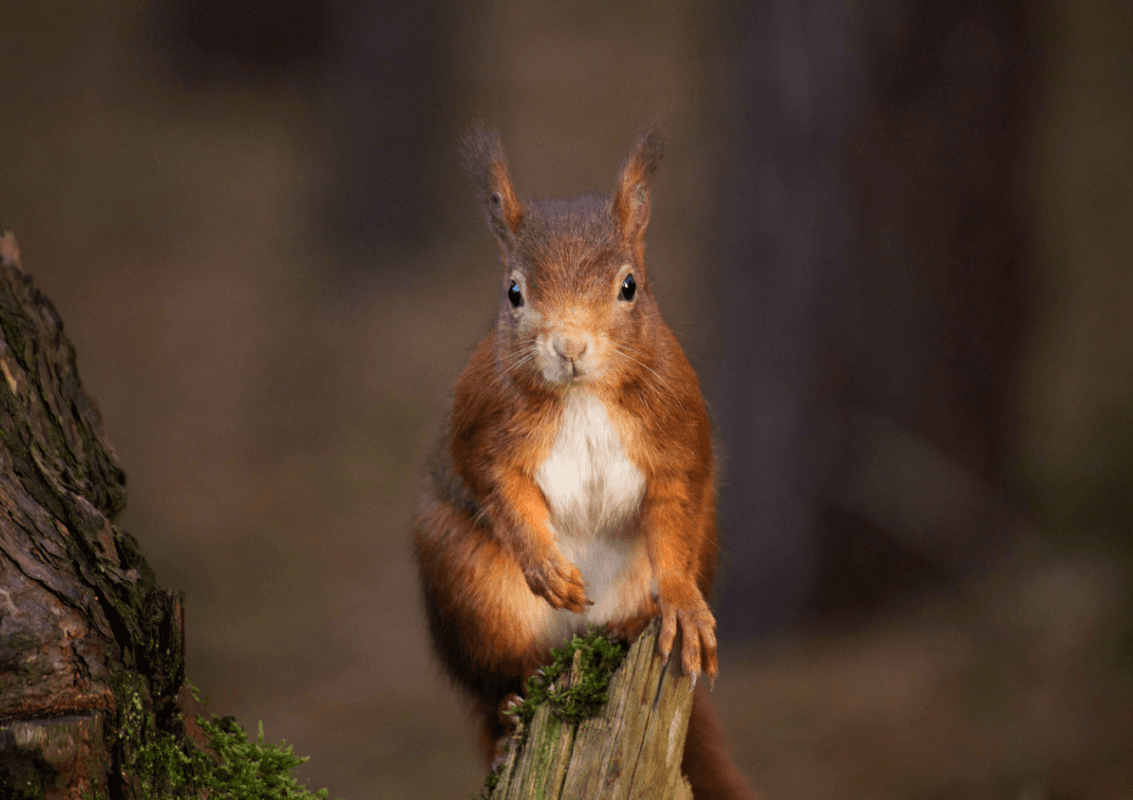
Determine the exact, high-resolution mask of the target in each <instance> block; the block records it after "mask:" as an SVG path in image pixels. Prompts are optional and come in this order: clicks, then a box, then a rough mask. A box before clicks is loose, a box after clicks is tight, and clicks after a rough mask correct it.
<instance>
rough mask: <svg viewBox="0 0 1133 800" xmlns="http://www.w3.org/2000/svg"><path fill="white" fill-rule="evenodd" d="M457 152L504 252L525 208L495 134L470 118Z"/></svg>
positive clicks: (507, 250)
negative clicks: (516, 191)
mask: <svg viewBox="0 0 1133 800" xmlns="http://www.w3.org/2000/svg"><path fill="white" fill-rule="evenodd" d="M460 156H461V160H462V161H463V163H464V171H465V172H467V173H468V177H470V178H471V179H472V184H473V187H474V188H475V191H476V199H477V200H478V201H479V202H480V205H481V207H482V208H483V209H484V216H485V217H486V218H487V220H488V227H489V228H491V229H492V233H494V234H495V235H496V239H497V240H498V241H499V243H500V247H501V248H502V249H503V251H504V252H505V253H507V252H509V251H510V250H511V248H512V246H513V245H514V243H515V236H516V233H518V231H519V226H520V225H521V224H522V222H523V218H524V216H525V215H526V214H527V209H526V208H524V206H523V204H522V203H520V202H519V200H518V199H517V198H516V196H515V190H514V189H513V188H512V185H511V178H510V177H509V176H508V171H507V161H506V160H505V159H504V148H503V145H501V144H500V136H499V134H498V133H496V132H495V131H494V130H492V129H491V128H489V127H488V126H487V125H485V124H484V122H483V121H481V120H476V121H474V122H473V123H472V124H471V125H470V126H469V127H468V130H466V131H465V132H464V135H463V136H461V137H460Z"/></svg>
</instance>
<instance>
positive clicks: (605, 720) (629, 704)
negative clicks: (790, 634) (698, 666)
mask: <svg viewBox="0 0 1133 800" xmlns="http://www.w3.org/2000/svg"><path fill="white" fill-rule="evenodd" d="M659 630H660V620H659V619H655V620H654V621H653V622H652V623H651V624H650V625H649V627H648V628H646V630H645V632H644V633H642V634H641V635H640V636H639V637H638V638H637V641H635V642H634V643H633V645H632V646H631V647H630V650H629V654H628V655H627V656H626V658H625V661H624V662H622V665H621V666H620V667H619V668H618V670H617V671H616V672H615V673H614V675H613V677H612V678H611V680H610V688H609V691H608V695H609V701H608V702H607V703H606V705H605V707H604V708H603V709H602V712H601V714H599V715H598V716H595V717H591V718H590V719H586V720H583V721H582V722H580V723H578V724H569V723H564V722H562V721H560V720H558V719H557V718H556V716H555V713H554V711H553V710H552V709H551V708H550V706H549V705H543V706H541V707H540V708H539V709H538V710H537V711H536V712H535V716H534V717H533V718H532V720H531V723H530V725H528V726H525V725H524V724H522V723H521V724H520V726H519V727H518V728H517V730H516V732H515V734H514V735H513V737H512V744H511V747H510V749H509V751H508V754H507V758H506V761H505V762H504V765H503V767H502V768H501V770H500V773H499V777H498V782H497V783H496V785H495V788H494V789H492V791H491V794H490V795H489V796H490V797H491V800H505V799H507V798H516V799H517V800H518V798H528V797H542V798H546V800H589V799H590V798H595V797H601V798H609V800H623V799H625V800H628V798H648V799H649V800H691V798H692V791H691V789H689V785H688V782H687V781H686V780H685V779H684V777H683V776H682V775H681V757H682V755H683V754H684V742H685V734H686V733H687V732H688V718H689V713H690V711H691V709H692V695H693V693H692V683H691V681H690V680H689V678H688V677H687V676H685V675H684V674H683V673H682V672H681V667H680V661H679V659H678V658H677V656H676V654H677V653H679V652H680V648H679V646H674V648H673V654H672V655H671V656H670V657H669V660H668V661H667V662H666V661H663V660H662V659H661V656H660V655H658V653H657V635H658V632H659ZM579 678H580V676H579V658H578V653H577V652H576V653H575V661H574V666H573V668H572V669H571V671H570V673H569V674H568V675H565V676H564V677H563V681H564V685H565V686H570V685H572V684H573V683H574V682H577V681H578V680H579Z"/></svg>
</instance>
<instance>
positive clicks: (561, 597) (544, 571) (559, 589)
mask: <svg viewBox="0 0 1133 800" xmlns="http://www.w3.org/2000/svg"><path fill="white" fill-rule="evenodd" d="M523 577H524V578H526V579H527V585H528V586H529V587H530V588H531V591H533V592H534V593H535V594H537V595H539V596H540V597H542V598H544V599H545V600H546V601H547V602H548V603H550V604H551V605H552V606H554V607H555V608H565V609H568V610H570V611H574V612H575V613H578V614H581V613H582V612H583V611H585V610H586V607H587V606H588V605H590V601H589V600H588V599H587V598H586V582H585V581H583V580H582V573H581V572H579V571H578V567H576V566H575V565H574V564H572V563H570V562H569V561H567V560H566V559H565V558H563V557H561V556H560V557H559V558H557V559H546V560H544V561H542V562H539V563H536V564H531V565H529V566H528V567H527V568H526V569H524V570H523Z"/></svg>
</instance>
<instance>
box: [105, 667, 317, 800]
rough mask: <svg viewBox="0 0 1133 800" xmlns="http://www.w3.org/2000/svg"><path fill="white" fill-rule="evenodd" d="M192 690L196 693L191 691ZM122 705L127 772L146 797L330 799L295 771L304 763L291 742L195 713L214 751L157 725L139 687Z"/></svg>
mask: <svg viewBox="0 0 1133 800" xmlns="http://www.w3.org/2000/svg"><path fill="white" fill-rule="evenodd" d="M193 693H194V695H196V694H197V692H196V690H195V689H194V690H193ZM123 706H124V707H123V708H120V709H119V726H118V738H119V740H120V743H121V745H122V752H123V753H124V761H123V769H122V771H123V773H124V775H125V776H126V780H127V783H128V784H132V785H133V787H134V790H135V791H134V796H135V797H137V798H140V799H143V800H190V798H191V799H192V800H198V798H200V797H202V796H207V797H209V798H211V799H212V800H327V795H328V792H327V790H326V789H321V790H319V791H317V792H313V793H312V792H310V791H308V790H307V789H306V788H305V787H303V786H301V785H300V784H299V782H298V780H297V779H296V778H295V776H294V774H292V770H294V769H295V767H297V766H299V765H300V764H302V763H303V762H305V761H306V760H307V759H306V758H301V757H299V756H297V755H295V753H294V752H293V750H292V746H291V745H286V746H285V745H284V744H283V743H280V744H278V745H277V744H272V743H270V742H265V741H264V728H263V723H262V722H261V723H260V726H259V735H258V737H257V738H256V739H255V740H249V739H248V736H247V734H246V733H245V732H244V729H243V728H241V727H240V726H239V725H238V724H237V723H236V721H235V720H233V719H232V718H231V717H224V718H222V719H219V720H213V719H205V718H203V717H198V718H197V723H198V724H199V725H200V727H201V730H202V731H203V732H204V735H205V737H206V738H207V739H208V748H209V751H211V752H206V751H204V750H201V749H198V748H197V747H196V746H195V745H194V744H192V743H191V742H189V741H188V739H187V738H186V737H185V736H184V735H183V733H180V734H179V733H177V732H174V733H171V732H169V731H165V730H161V729H159V728H158V727H157V726H156V725H155V720H154V718H153V716H152V714H150V713H148V711H147V708H146V703H145V702H144V700H143V698H142V695H141V694H140V693H139V692H137V691H135V692H133V693H132V694H131V695H130V699H129V701H128V702H126V703H124V704H123Z"/></svg>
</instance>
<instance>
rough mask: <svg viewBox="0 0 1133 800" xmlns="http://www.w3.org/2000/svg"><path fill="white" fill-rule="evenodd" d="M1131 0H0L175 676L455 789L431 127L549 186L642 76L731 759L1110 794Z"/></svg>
mask: <svg viewBox="0 0 1133 800" xmlns="http://www.w3.org/2000/svg"><path fill="white" fill-rule="evenodd" d="M33 6H34V7H33ZM1131 8H1133V7H1131V6H1129V4H1122V3H1117V2H1113V3H1107V2H1101V1H1100V0H1086V1H1085V2H1071V0H1050V1H1049V2H1044V3H1038V2H1004V3H990V2H988V3H977V2H964V1H960V2H937V1H935V0H882V1H881V2H876V3H868V4H867V3H858V4H840V3H835V2H831V1H830V0H814V1H813V2H807V1H806V0H802V1H801V2H787V1H786V0H769V1H768V2H764V3H760V4H754V5H752V6H748V5H743V4H738V3H734V4H729V3H692V2H689V3H685V4H681V3H664V4H658V3H653V2H650V3H626V4H618V6H617V8H616V9H613V8H610V7H608V4H603V3H587V2H579V3H565V4H554V5H553V6H549V7H546V8H536V7H532V6H530V5H528V4H522V3H517V2H513V1H512V0H498V1H497V2H488V3H473V4H455V3H451V4H450V3H444V2H435V1H434V2H428V1H426V2H412V3H408V2H395V3H383V4H380V7H379V6H378V4H362V3H329V2H325V0H302V1H301V2H294V3H289V4H285V5H282V4H275V3H268V2H266V0H241V1H240V2H232V3H213V2H208V1H207V0H151V1H150V2H142V0H137V1H136V2H130V1H129V0H115V1H114V2H106V3H101V4H75V3H64V2H43V3H38V4H30V3H25V4H12V3H9V4H6V7H5V8H4V11H3V16H2V19H0V75H2V76H3V89H2V97H3V103H2V104H0V220H2V221H3V224H4V225H5V226H6V227H8V228H11V229H13V230H14V231H15V232H16V235H17V237H18V240H19V242H20V245H21V249H22V253H23V261H24V265H25V267H26V269H28V270H29V271H30V272H31V273H32V274H33V275H34V276H35V279H36V281H37V283H38V285H39V286H40V287H41V288H42V289H43V290H44V291H45V292H46V293H47V294H48V295H49V296H50V297H51V298H52V300H53V301H54V302H55V304H56V305H57V307H58V308H59V310H60V312H61V314H62V316H63V319H64V320H65V321H66V325H67V330H68V332H69V334H70V336H71V337H72V339H73V340H74V341H75V343H76V345H77V347H78V350H79V354H80V366H81V369H82V375H83V379H84V382H85V384H86V386H87V389H88V391H90V393H91V394H93V395H94V397H95V398H96V399H97V400H98V402H99V405H100V407H101V409H102V412H103V416H104V418H105V423H106V428H107V431H108V433H109V436H110V438H111V439H112V441H114V442H115V443H116V445H117V447H118V450H119V455H120V456H121V460H122V463H123V465H124V467H125V468H126V470H127V473H128V475H129V491H130V506H129V508H128V510H127V512H126V514H125V516H124V519H123V525H124V526H125V527H126V528H127V529H129V530H130V531H132V532H133V533H134V534H135V535H137V536H138V538H139V539H140V540H141V542H142V546H143V549H144V551H145V553H146V555H147V557H148V558H149V560H150V562H151V563H152V564H153V566H154V567H155V569H156V571H157V574H158V578H159V581H160V582H161V583H162V584H164V585H166V586H168V587H171V588H180V589H183V590H185V591H186V593H187V595H188V659H189V661H188V670H189V675H190V677H191V679H192V680H193V681H194V682H195V683H196V685H198V686H199V687H200V688H201V690H202V692H203V694H205V695H206V696H208V697H210V698H211V706H212V708H213V710H214V711H216V712H218V713H226V714H227V713H230V714H235V715H236V717H237V718H238V719H239V721H240V722H241V723H243V724H244V725H245V726H246V727H249V728H251V729H252V730H254V729H255V726H256V723H257V721H258V720H263V722H264V726H265V730H266V732H267V736H268V738H270V739H272V740H278V739H280V738H284V739H286V740H287V741H288V742H292V743H294V744H295V746H296V750H297V752H299V753H301V754H310V755H312V760H311V761H310V762H309V763H308V764H307V765H306V766H305V767H303V768H302V772H303V775H304V776H305V777H307V778H308V779H309V780H310V781H311V783H312V785H313V786H315V787H319V786H328V787H329V788H330V789H331V792H332V796H345V797H347V798H350V799H351V800H357V799H359V798H367V797H389V798H396V797H406V798H410V797H414V798H415V797H421V798H424V797H438V796H445V797H459V796H467V794H469V793H471V792H473V791H474V790H475V789H476V788H477V786H478V785H479V782H480V780H481V778H482V777H483V772H484V770H483V768H482V766H481V765H480V764H479V763H478V761H477V758H476V755H475V751H474V748H473V735H474V734H473V730H474V729H473V725H472V722H471V720H470V718H469V717H468V716H467V715H466V714H465V712H464V707H463V701H462V700H461V698H460V697H459V696H458V695H457V694H456V693H455V692H454V691H453V690H452V689H451V688H450V687H448V686H447V685H446V683H445V681H444V680H443V679H442V677H441V675H440V673H439V670H438V668H437V667H436V666H435V665H434V663H433V661H432V660H431V657H430V655H429V652H428V647H427V642H426V637H425V631H424V625H423V618H422V613H421V609H420V604H419V602H418V590H417V586H416V583H415V576H414V573H413V568H412V564H411V560H410V554H409V546H408V536H409V534H408V522H409V518H410V516H411V514H412V510H413V507H414V504H415V501H416V494H417V482H416V477H415V476H416V474H417V472H418V468H419V465H420V464H421V462H422V459H423V456H424V453H425V452H426V449H427V447H428V444H429V442H430V441H431V439H432V437H433V435H434V432H435V430H436V428H437V425H438V422H439V419H440V417H441V415H442V414H443V410H444V408H445V397H446V393H447V392H448V391H449V390H450V388H451V386H452V383H453V381H454V380H455V377H456V375H457V373H458V372H459V370H460V368H461V367H462V366H463V363H464V361H465V360H466V358H467V356H468V354H469V352H470V349H471V348H472V347H473V345H474V344H475V342H476V341H477V339H478V338H479V337H480V336H481V335H482V334H483V333H484V331H485V330H486V328H487V326H488V324H489V321H490V319H491V317H492V314H493V310H494V308H495V302H496V298H495V293H496V291H498V281H497V272H496V270H497V265H496V255H495V245H494V243H493V241H492V239H491V236H490V234H489V233H488V231H487V230H486V229H485V228H484V226H483V223H482V220H481V219H480V216H479V212H478V211H477V209H476V208H475V205H474V203H473V201H472V198H471V196H470V192H469V190H468V188H467V186H466V184H465V181H464V179H463V177H462V176H461V175H460V174H459V169H458V165H457V160H456V156H455V140H456V136H457V134H458V132H459V130H460V129H461V127H462V126H463V125H464V124H465V123H466V122H467V121H468V120H469V119H470V118H471V117H472V115H473V114H474V113H479V114H481V115H482V116H484V117H485V118H486V119H488V120H490V121H492V122H494V123H495V124H496V125H497V126H498V127H499V128H500V130H501V133H502V135H503V138H504V143H505V147H506V149H507V152H508V154H509V157H510V160H511V167H512V173H513V177H514V178H515V180H516V183H517V186H518V188H519V190H520V192H521V194H525V195H543V194H546V195H569V194H573V193H577V192H580V191H584V190H588V189H599V190H608V189H609V188H610V187H611V186H612V183H613V179H614V176H615V174H616V171H617V166H618V164H619V160H620V158H621V156H622V154H623V153H624V151H625V149H626V148H627V147H628V145H629V143H630V141H631V140H632V138H633V136H634V134H635V133H636V132H637V131H638V130H639V129H640V128H641V127H643V126H644V125H646V124H648V123H650V122H653V121H655V120H661V121H662V123H663V124H664V127H665V130H666V133H667V138H668V144H669V148H668V153H667V155H666V158H665V161H664V164H663V166H662V170H661V172H660V173H659V176H658V179H657V183H656V186H655V192H654V214H653V218H652V221H651V226H650V231H649V236H648V242H649V257H648V263H649V270H650V274H651V279H652V280H653V282H654V285H655V288H656V292H657V294H658V296H659V299H660V302H661V306H662V309H663V310H664V312H665V315H666V318H667V320H668V321H669V323H670V324H671V326H672V327H673V328H674V329H675V330H676V331H677V333H678V336H679V337H680V338H681V341H682V343H683V344H684V346H685V349H686V351H687V352H688V354H689V356H690V359H691V360H692V362H693V364H694V366H695V367H696V368H697V370H698V372H699V374H700V377H701V381H702V385H703V388H704V390H705V394H706V397H707V399H708V402H709V405H710V407H711V408H712V412H713V415H714V417H715V418H716V420H717V422H718V426H719V429H720V433H721V438H722V441H723V446H724V451H725V454H726V457H725V478H724V483H723V487H722V490H721V524H722V538H723V552H722V579H721V589H720V592H719V595H718V597H717V599H716V604H715V605H716V608H717V610H718V616H719V619H720V625H721V634H722V636H723V644H722V669H721V678H720V680H719V682H718V684H717V687H716V689H715V695H714V696H715V699H716V703H717V705H718V706H719V707H720V709H721V710H722V713H723V715H724V717H725V722H726V725H727V728H728V730H729V732H730V734H731V737H732V739H733V741H734V747H735V752H736V759H737V761H738V762H739V763H740V764H741V765H742V766H743V767H744V769H745V770H746V771H747V772H748V774H749V775H750V776H751V778H752V781H753V783H754V785H755V786H756V787H757V788H758V789H760V790H761V791H762V792H763V793H764V794H765V796H766V797H768V798H784V799H786V798H822V797H830V798H835V797H837V798H845V797H862V798H865V797H870V798H890V797H892V798H902V797H910V796H928V797H941V798H944V797H958V798H959V797H965V798H971V797H977V798H978V797H1010V798H1043V797H1090V798H1093V797H1097V798H1103V797H1127V796H1128V795H1129V793H1130V792H1133V757H1131V756H1130V753H1131V752H1133V623H1131V622H1130V619H1131V618H1133V614H1131V612H1133V603H1131V597H1130V590H1129V587H1130V582H1129V577H1130V571H1131V566H1133V557H1131V550H1130V547H1129V535H1128V532H1129V525H1130V522H1131V520H1133V403H1131V399H1133V270H1130V268H1129V265H1130V262H1131V260H1133V11H1131Z"/></svg>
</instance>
